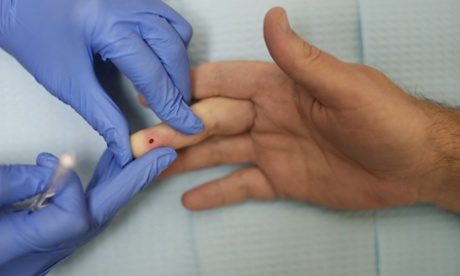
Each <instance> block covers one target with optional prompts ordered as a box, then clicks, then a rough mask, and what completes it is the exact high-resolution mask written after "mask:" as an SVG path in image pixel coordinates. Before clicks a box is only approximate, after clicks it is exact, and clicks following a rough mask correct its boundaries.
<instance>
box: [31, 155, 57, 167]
mask: <svg viewBox="0 0 460 276" xmlns="http://www.w3.org/2000/svg"><path fill="white" fill-rule="evenodd" d="M57 162H58V158H57V157H56V156H54V155H52V154H51V153H48V152H42V153H40V154H39V155H38V156H37V159H36V163H37V165H39V166H44V167H48V168H54V167H55V166H56V163H57Z"/></svg>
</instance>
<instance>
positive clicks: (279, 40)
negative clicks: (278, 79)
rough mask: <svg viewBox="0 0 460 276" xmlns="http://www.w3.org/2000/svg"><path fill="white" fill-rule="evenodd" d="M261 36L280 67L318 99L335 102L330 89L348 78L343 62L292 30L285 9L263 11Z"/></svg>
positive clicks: (337, 86)
mask: <svg viewBox="0 0 460 276" xmlns="http://www.w3.org/2000/svg"><path fill="white" fill-rule="evenodd" d="M264 37H265V43H266V44H267V48H268V51H269V52H270V55H271V56H272V58H273V60H274V61H275V63H276V64H277V65H278V66H279V67H280V69H281V70H283V71H284V72H285V73H286V74H287V75H288V76H289V77H291V78H292V79H293V80H294V81H296V82H297V83H298V84H300V85H302V86H303V87H305V88H307V89H308V91H309V92H310V93H311V95H312V96H313V97H315V98H317V99H318V100H320V101H321V102H323V103H325V104H328V103H330V104H334V103H335V101H336V100H337V95H334V94H335V93H333V92H334V91H337V90H338V89H340V88H341V86H343V85H347V84H348V83H349V82H350V81H351V80H350V75H349V73H350V72H349V68H348V66H347V65H346V64H345V63H343V62H342V61H340V60H339V59H337V58H335V57H334V56H332V55H330V54H328V53H326V52H323V51H321V50H320V49H318V48H316V47H315V46H313V45H311V44H309V43H308V42H306V41H304V40H303V39H302V38H301V37H299V36H298V35H297V34H296V33H295V32H294V31H293V30H292V29H291V27H290V25H289V22H288V19H287V16H286V12H285V11H284V9H282V8H278V7H277V8H273V9H271V10H270V11H269V12H268V13H267V14H266V16H265V21H264ZM344 81H345V82H344Z"/></svg>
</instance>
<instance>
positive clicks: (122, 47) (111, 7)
mask: <svg viewBox="0 0 460 276" xmlns="http://www.w3.org/2000/svg"><path fill="white" fill-rule="evenodd" d="M191 36H192V29H191V26H190V25H189V24H188V23H187V22H186V21H185V20H184V19H183V18H182V17H181V16H180V15H179V14H178V13H176V12H175V11H174V10H172V9H171V8H170V7H168V6H167V5H166V4H164V3H163V2H161V1H158V0H130V1H126V0H96V1H94V0H37V1H26V0H0V47H1V48H3V49H4V50H5V51H7V52H8V53H10V54H11V55H13V56H14V57H15V58H16V59H17V60H18V61H19V62H20V63H21V64H22V65H23V66H24V67H25V68H26V69H27V70H28V71H29V72H30V73H31V74H32V75H33V76H34V77H35V78H36V80H37V81H38V82H39V83H40V84H42V85H43V86H44V87H45V88H46V89H47V90H48V91H50V92H51V93H52V94H53V95H55V96H56V97H58V98H59V99H60V100H62V101H63V102H65V103H67V104H69V105H70V106H72V107H73V108H74V109H75V110H76V111H77V112H78V113H79V114H80V115H82V116H83V117H84V118H85V120H86V121H87V122H88V123H89V124H90V125H91V126H92V127H93V128H94V129H96V130H97V131H98V132H99V133H100V134H101V135H102V136H103V137H104V139H105V140H106V142H107V143H108V146H109V148H110V149H111V150H112V152H114V153H115V154H116V155H117V158H118V159H119V162H120V163H121V164H126V163H127V162H128V161H129V160H130V159H131V151H130V144H129V129H128V125H127V122H126V120H125V118H124V116H123V115H122V113H121V112H120V110H119V108H118V107H117V106H116V105H115V104H114V102H113V101H112V100H111V99H110V97H109V96H108V95H107V94H106V93H105V91H104V90H103V88H102V87H101V86H100V84H99V83H98V81H97V78H96V76H95V74H94V71H93V57H94V55H95V54H100V55H101V56H102V58H103V59H104V60H110V61H112V62H113V63H114V64H115V65H116V66H117V67H118V68H119V69H120V70H121V71H122V72H123V73H124V74H125V75H126V76H127V77H128V78H129V79H130V80H131V81H132V82H133V84H134V86H135V87H136V89H137V90H138V91H139V92H140V93H141V94H142V95H143V96H144V98H145V99H146V101H147V102H148V103H149V105H150V107H151V108H152V110H153V111H154V112H155V113H156V114H157V115H158V117H159V118H160V119H162V120H163V121H165V122H166V123H168V124H169V125H171V126H172V127H174V128H175V129H177V130H179V131H180V132H182V133H184V134H195V133H198V132H200V131H201V130H202V127H203V126H202V123H201V121H200V120H199V119H198V118H197V117H196V116H195V115H193V113H192V112H191V111H190V109H189V108H188V106H187V102H188V101H190V97H191V92H190V74H189V62H188V57H187V52H186V47H187V46H188V43H189V42H190V39H191Z"/></svg>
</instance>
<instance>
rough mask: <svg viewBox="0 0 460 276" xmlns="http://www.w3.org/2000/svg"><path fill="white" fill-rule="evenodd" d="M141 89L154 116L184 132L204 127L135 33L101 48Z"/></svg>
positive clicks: (196, 130) (103, 53) (158, 62)
mask: <svg viewBox="0 0 460 276" xmlns="http://www.w3.org/2000/svg"><path fill="white" fill-rule="evenodd" d="M101 55H102V56H103V58H104V59H110V60H111V61H112V62H113V63H114V64H115V65H116V66H117V67H118V69H120V70H121V71H122V72H123V73H124V74H125V75H126V76H127V77H128V78H129V79H130V80H131V81H132V82H133V84H134V86H135V87H136V89H137V90H138V91H139V92H140V93H142V95H143V96H144V98H145V100H146V101H147V102H148V104H149V106H150V107H151V108H152V110H153V111H154V112H155V113H156V114H157V116H158V117H159V118H160V119H161V120H163V121H165V122H166V123H167V124H169V125H171V126H172V127H174V128H175V129H177V130H179V131H180V132H182V133H184V134H196V133H199V132H200V131H202V130H203V123H202V122H201V120H200V119H199V118H198V117H197V116H195V115H194V114H193V112H192V111H191V109H190V108H189V107H188V106H187V104H186V103H185V102H184V100H183V97H182V96H181V94H180V92H179V90H178V89H177V88H176V86H175V85H174V83H173V82H172V81H171V78H170V77H169V75H168V74H167V73H166V71H165V69H164V67H163V64H162V63H161V62H160V60H159V59H158V57H157V56H156V55H155V54H154V53H153V51H152V50H151V49H150V47H148V46H147V44H146V43H145V42H144V41H143V40H142V39H141V38H140V37H139V36H137V35H136V34H132V35H131V36H130V37H129V39H123V40H119V41H117V42H115V43H113V44H112V45H110V46H108V47H105V48H103V49H102V52H101Z"/></svg>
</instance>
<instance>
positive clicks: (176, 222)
mask: <svg viewBox="0 0 460 276" xmlns="http://www.w3.org/2000/svg"><path fill="white" fill-rule="evenodd" d="M166 2H167V3H168V4H170V5H171V6H172V7H173V8H175V9H176V10H177V11H179V12H180V13H181V14H183V16H184V17H185V18H186V19H187V20H189V21H190V23H191V24H192V25H193V27H194V38H193V40H192V43H191V45H190V48H189V52H190V59H191V62H192V64H193V65H197V64H201V63H205V62H210V61H220V60H238V59H244V60H264V61H269V60H270V56H269V54H268V52H267V50H266V48H265V46H264V42H263V36H262V22H263V16H264V14H265V13H266V11H268V9H269V8H270V7H272V6H275V5H278V6H283V7H285V8H286V9H287V11H288V15H289V18H290V20H291V25H292V27H293V28H294V29H295V30H296V31H297V32H298V33H299V34H300V35H301V36H302V37H303V38H305V39H307V40H308V41H310V42H311V43H313V44H315V45H316V46H318V47H320V48H322V49H324V50H326V51H328V52H330V53H332V54H334V55H336V56H338V57H340V58H342V59H344V60H346V61H349V62H360V61H362V60H364V61H365V62H366V63H368V64H370V65H373V66H377V67H379V68H380V69H381V70H383V71H384V72H385V73H387V74H389V75H390V76H391V77H392V78H395V79H396V80H397V81H398V82H399V83H401V84H404V85H406V86H407V87H409V88H411V87H416V88H417V91H423V92H424V93H425V92H426V91H432V92H433V94H430V96H434V97H436V98H437V99H449V101H450V100H451V99H453V100H457V101H458V96H456V95H458V92H455V91H458V79H459V78H458V70H459V68H458V51H457V53H456V54H453V56H454V58H457V59H456V60H457V61H456V62H457V63H455V61H452V59H450V58H446V57H444V59H443V60H444V61H443V63H441V64H439V63H437V62H438V61H439V59H436V58H433V57H431V59H430V60H429V61H420V60H421V59H418V58H420V55H418V54H415V53H414V54H411V53H412V52H411V51H410V50H409V49H406V47H405V46H404V45H405V44H404V43H406V42H405V40H404V39H407V38H408V37H411V39H410V40H409V42H407V43H409V44H410V45H411V46H410V47H412V48H413V49H414V51H416V52H417V53H420V52H421V53H423V55H424V56H430V54H431V53H430V51H429V49H431V48H429V49H428V51H426V52H427V53H425V52H424V50H423V49H425V48H423V49H422V50H420V47H422V46H420V45H418V44H420V43H421V42H419V41H418V39H422V38H423V39H424V40H423V41H426V40H427V39H425V38H424V37H425V36H426V35H435V36H436V35H439V34H436V31H435V30H433V28H431V29H430V26H431V25H430V24H431V23H429V22H428V23H427V22H422V21H424V20H426V19H427V18H431V16H434V18H441V17H442V18H443V19H442V22H443V23H442V24H441V23H439V21H438V20H437V19H434V20H433V21H435V22H434V23H433V22H432V23H433V24H435V25H436V24H438V25H439V24H441V25H442V26H443V27H445V28H447V29H449V28H450V29H452V28H454V27H455V26H456V28H457V31H458V29H459V28H458V19H455V18H452V16H451V17H449V18H444V16H446V14H445V9H442V8H439V9H432V8H428V9H423V8H422V7H418V9H420V10H421V11H419V12H417V15H422V18H418V17H417V16H413V15H411V12H412V11H411V10H410V7H411V5H412V6H421V5H417V4H415V3H414V2H415V1H408V2H407V3H411V4H410V5H409V4H407V6H405V5H406V4H401V3H400V2H397V1H391V3H390V2H389V3H388V4H385V3H380V4H379V2H381V1H362V2H359V1H355V0H353V1H352V0H347V1H343V0H335V1H315V0H308V1H307V0H289V1H288V0H285V1H281V2H280V1H272V0H270V1H243V0H237V1H223V0H218V1H215V0H201V1H180V0H176V1H174V0H171V1H166ZM424 2H426V1H424ZM434 2H435V1H430V2H426V3H428V4H431V5H432V6H434V4H433V3H434ZM454 2H455V1H450V2H449V3H451V4H452V5H454V6H455V5H456V4H455V3H454ZM439 6H443V5H439ZM457 6H458V5H457ZM451 12H452V11H451ZM366 14H367V15H368V16H367V17H366V16H365V15H366ZM448 14H449V13H448ZM452 14H453V13H452ZM457 14H458V12H457ZM398 15H399V17H401V18H399V17H398ZM402 17H403V18H402ZM407 17H409V18H410V20H407ZM385 18H392V20H390V21H396V20H404V21H402V22H403V23H402V25H398V24H397V22H394V23H391V24H392V25H391V28H390V29H389V30H388V28H389V26H388V25H385V24H387V23H388V22H386V21H385V20H383V19H385ZM417 20H419V21H420V22H418V21H417ZM408 22H410V24H408ZM449 24H451V25H449ZM405 25H409V26H408V27H409V28H410V27H411V26H412V28H414V29H416V28H417V26H419V25H420V26H423V29H424V30H423V34H422V35H419V36H416V37H413V36H411V34H412V33H413V31H411V29H409V30H404V27H405ZM438 25H436V26H438ZM395 26H399V27H395ZM414 26H415V27H414ZM427 27H428V30H427ZM436 28H437V27H436ZM361 31H362V33H361ZM444 31H446V30H444ZM451 31H452V30H451ZM377 34H379V35H377ZM389 34H391V35H393V36H389ZM383 38H386V39H389V40H385V41H383V42H382V39H383ZM442 39H447V40H449V41H450V42H449V43H452V41H453V40H452V39H453V38H452V37H451V36H450V35H444V36H443V38H442ZM388 41H391V43H393V45H394V47H396V48H400V49H403V50H404V51H406V52H405V53H402V54H401V55H400V57H394V58H393V59H392V61H388V56H391V53H386V54H385V51H388V49H386V43H388ZM456 41H458V40H456ZM449 45H450V46H448V47H450V48H443V49H444V50H443V51H445V50H446V49H448V51H450V52H448V53H445V55H446V56H448V55H450V54H451V53H452V52H453V50H455V46H453V45H452V44H449ZM432 47H434V46H433V45H432ZM446 47H447V46H446ZM457 47H458V43H457ZM456 49H457V50H458V48H456ZM363 50H364V51H363ZM384 54H385V55H384ZM408 55H409V57H411V58H408ZM449 57H450V56H449ZM404 58H408V59H404ZM394 62H399V65H394ZM413 63H416V66H415V65H413ZM411 64H412V65H411ZM443 64H444V65H446V64H449V67H448V68H447V69H443V70H444V71H443V72H444V73H440V72H438V71H437V70H435V69H433V68H431V67H433V66H434V68H437V69H439V68H444V67H443ZM404 66H413V67H404ZM456 66H457V67H456ZM408 70H409V71H411V72H412V73H410V74H409V73H408V72H407V71H408ZM430 70H432V71H430ZM455 70H457V71H455ZM435 71H436V72H435ZM429 72H435V73H436V76H441V77H442V80H437V79H436V80H431V81H430V79H429V78H428V77H429V76H430V73H429ZM455 72H457V78H455ZM112 73H113V72H112ZM420 76H422V77H420ZM103 79H104V78H103ZM107 79H109V77H107ZM419 79H421V80H422V81H421V82H419ZM433 82H434V83H433ZM446 83H447V84H446ZM452 84H454V86H455V85H457V86H456V87H457V90H455V88H454V86H452ZM108 89H109V90H111V93H112V94H114V97H116V98H118V100H117V101H118V102H124V105H125V106H123V110H124V112H125V113H127V117H128V119H129V121H130V125H131V127H132V128H133V129H138V128H142V127H145V126H148V125H151V124H154V123H155V122H157V119H156V118H155V116H153V115H152V113H151V112H149V111H148V110H145V109H141V107H140V106H139V105H138V104H137V103H136V97H135V92H134V91H133V89H132V87H131V85H130V84H129V82H128V81H126V79H121V81H120V82H116V83H111V84H110V85H109V86H108ZM112 90H113V91H112ZM116 92H129V93H125V94H123V95H124V96H120V94H116ZM0 93H1V96H2V97H1V100H0V118H2V120H0V127H2V129H3V135H1V136H0V157H1V162H2V163H33V162H34V160H35V157H36V156H37V154H38V153H39V152H42V151H50V152H52V153H54V154H59V153H60V152H62V151H64V150H67V149H74V150H75V151H76V152H77V154H78V156H79V160H80V163H79V166H78V167H77V171H78V173H79V175H80V176H81V177H82V179H83V182H85V183H86V182H87V181H88V180H89V179H90V177H91V174H92V171H93V168H94V165H95V164H96V162H97V160H98V158H99V155H100V154H101V153H102V151H103V150H104V149H105V144H104V141H103V140H102V139H101V138H100V137H99V136H98V134H97V133H95V132H94V131H93V130H92V129H91V127H89V126H88V125H87V124H86V123H85V122H84V121H83V119H81V118H80V117H79V116H78V115H77V114H76V113H75V112H74V111H73V110H72V109H71V108H69V107H68V106H65V105H63V104H61V103H60V102H59V101H58V100H57V99H55V98H53V97H52V96H50V95H49V94H48V93H47V92H45V91H44V90H43V88H41V87H40V86H39V85H38V84H36V83H35V80H34V79H33V78H32V77H31V76H30V75H29V74H28V73H27V72H25V71H24V69H22V68H21V67H20V66H19V65H18V64H17V63H16V61H14V60H13V59H12V58H11V57H10V56H8V55H7V54H5V53H4V52H0ZM439 93H440V94H439ZM455 93H457V94H455ZM56 114H58V116H56ZM234 169H237V167H231V166H221V167H218V168H214V169H208V170H202V171H198V172H193V173H189V174H184V175H180V176H177V177H174V178H170V179H167V180H163V181H155V182H153V183H152V184H151V186H149V187H148V188H147V189H145V190H144V191H142V192H141V193H140V194H139V195H138V196H137V197H136V198H135V200H133V201H132V202H131V203H129V204H128V206H127V207H126V208H125V209H123V210H122V212H121V213H120V214H119V215H118V216H117V217H116V218H115V219H114V221H113V223H112V225H111V226H110V227H109V228H108V229H107V230H106V231H105V232H104V233H102V234H101V235H100V236H99V237H97V238H96V239H95V240H94V241H93V242H91V243H90V244H88V245H86V246H85V247H83V248H81V249H79V250H78V252H77V253H76V254H74V255H73V256H72V257H71V258H69V259H68V260H66V261H65V262H63V263H62V264H60V265H59V266H58V267H57V268H56V269H55V270H53V271H52V272H51V273H50V275H357V276H359V275H366V276H368V275H434V274H437V273H433V271H435V272H440V274H443V275H456V274H458V273H455V272H456V271H458V266H456V263H458V262H455V261H454V260H455V258H454V257H455V256H458V254H456V253H458V251H456V250H457V248H460V247H459V246H460V245H459V246H457V244H458V239H459V237H460V234H458V233H459V232H460V231H459V230H460V229H458V228H459V219H458V217H457V216H455V215H452V214H449V213H447V212H444V211H441V210H438V209H435V208H432V207H430V206H415V207H411V208H400V209H394V210H389V211H383V212H338V211H331V210H328V209H324V208H319V207H316V206H312V205H309V204H306V203H297V202H282V201H277V202H247V203H245V204H240V205H235V206H230V207H226V208H221V209H217V210H213V211H207V212H189V211H187V210H185V209H184V208H183V207H182V206H181V204H180V197H181V195H182V193H183V192H184V191H186V190H187V189H189V188H191V187H194V186H196V185H199V184H201V183H204V182H206V181H209V180H211V179H214V178H218V177H221V176H223V175H225V174H227V173H229V172H231V171H232V170H234ZM429 261H431V263H430V262H429ZM420 263H422V264H420ZM430 264H434V266H432V267H430V269H427V268H428V267H429V266H430ZM435 269H436V270H435ZM442 272H445V273H442Z"/></svg>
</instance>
